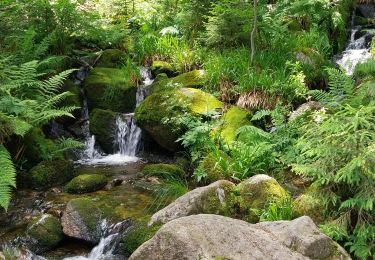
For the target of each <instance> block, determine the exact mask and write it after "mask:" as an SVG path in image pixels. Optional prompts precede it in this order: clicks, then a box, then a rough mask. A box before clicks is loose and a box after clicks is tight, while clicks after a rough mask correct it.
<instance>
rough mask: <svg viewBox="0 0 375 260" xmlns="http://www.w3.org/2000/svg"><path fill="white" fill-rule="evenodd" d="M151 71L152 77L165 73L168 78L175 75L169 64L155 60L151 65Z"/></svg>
mask: <svg viewBox="0 0 375 260" xmlns="http://www.w3.org/2000/svg"><path fill="white" fill-rule="evenodd" d="M151 70H152V73H153V74H154V75H159V74H161V73H165V74H167V75H168V76H169V77H171V76H173V75H174V74H175V73H176V72H175V70H174V69H173V67H172V65H171V64H170V63H168V62H166V61H160V60H156V61H154V62H153V63H152V66H151Z"/></svg>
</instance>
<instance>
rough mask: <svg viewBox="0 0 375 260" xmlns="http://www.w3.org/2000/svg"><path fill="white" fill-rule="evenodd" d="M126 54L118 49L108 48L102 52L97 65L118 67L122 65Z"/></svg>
mask: <svg viewBox="0 0 375 260" xmlns="http://www.w3.org/2000/svg"><path fill="white" fill-rule="evenodd" d="M124 58H125V54H124V53H123V52H122V51H120V50H118V49H107V50H104V51H102V52H101V53H100V57H99V60H98V61H97V63H96V64H95V65H96V67H105V68H117V67H119V66H121V63H122V62H123V59H124Z"/></svg>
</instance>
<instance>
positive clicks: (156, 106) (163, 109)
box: [135, 88, 223, 151]
mask: <svg viewBox="0 0 375 260" xmlns="http://www.w3.org/2000/svg"><path fill="white" fill-rule="evenodd" d="M222 108H223V103H222V102H220V101H218V100H217V99H216V98H215V97H214V96H212V95H210V94H208V93H205V92H203V91H201V90H198V89H193V88H181V89H178V90H163V91H159V92H156V93H153V94H151V95H150V96H148V97H147V98H146V99H145V100H144V101H143V102H142V103H141V104H140V105H139V106H138V107H137V109H136V110H135V119H136V121H137V124H138V125H139V126H140V127H142V128H144V129H145V130H146V131H147V132H149V134H150V135H151V136H152V137H153V139H154V140H155V141H156V142H158V143H159V144H160V145H161V146H162V147H164V148H166V149H168V150H170V151H176V150H177V149H178V148H179V145H178V144H177V143H176V140H177V139H178V137H179V136H181V134H182V133H183V129H181V127H180V126H179V125H176V124H175V123H173V122H172V121H171V120H169V122H168V123H163V121H164V119H172V118H176V117H178V116H181V115H183V114H184V111H186V113H189V112H190V114H191V115H192V116H194V115H202V114H207V113H210V112H214V111H216V110H218V109H222Z"/></svg>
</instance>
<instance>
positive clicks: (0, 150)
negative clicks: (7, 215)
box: [0, 145, 16, 210]
mask: <svg viewBox="0 0 375 260" xmlns="http://www.w3.org/2000/svg"><path fill="white" fill-rule="evenodd" d="M0 165H1V168H0V206H1V207H3V208H4V209H5V210H7V209H8V206H9V202H10V195H11V191H12V188H15V187H16V170H15V168H14V165H13V162H12V159H11V156H10V154H9V152H8V150H7V149H6V148H5V147H4V146H3V145H0Z"/></svg>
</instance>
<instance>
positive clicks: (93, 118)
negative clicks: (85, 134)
mask: <svg viewBox="0 0 375 260" xmlns="http://www.w3.org/2000/svg"><path fill="white" fill-rule="evenodd" d="M115 123H116V113H114V112H112V111H110V110H102V109H94V110H93V111H92V112H91V114H90V133H91V134H93V135H95V138H96V141H98V143H99V145H100V147H101V148H102V149H103V151H104V152H106V153H112V152H113V135H114V129H115Z"/></svg>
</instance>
